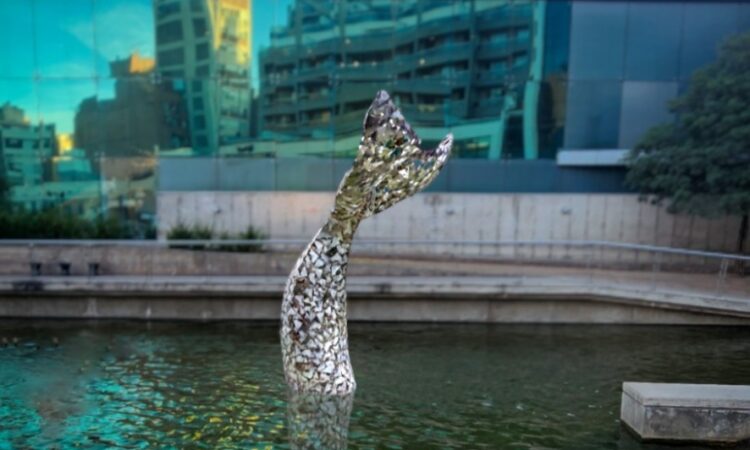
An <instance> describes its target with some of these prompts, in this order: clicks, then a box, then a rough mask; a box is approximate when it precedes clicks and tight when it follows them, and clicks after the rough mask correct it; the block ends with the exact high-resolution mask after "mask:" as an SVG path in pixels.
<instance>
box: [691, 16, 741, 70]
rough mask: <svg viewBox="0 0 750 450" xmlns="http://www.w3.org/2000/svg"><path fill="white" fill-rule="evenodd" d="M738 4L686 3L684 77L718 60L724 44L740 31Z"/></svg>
mask: <svg viewBox="0 0 750 450" xmlns="http://www.w3.org/2000/svg"><path fill="white" fill-rule="evenodd" d="M739 18H740V8H739V4H738V3H721V2H713V3H687V4H685V25H684V27H685V32H684V35H683V45H682V55H681V64H680V77H681V78H683V79H687V78H690V76H691V75H692V73H693V71H694V70H695V69H697V68H699V67H701V66H703V65H705V64H707V63H710V62H711V61H713V60H714V59H715V58H716V54H717V53H716V51H717V49H718V47H719V45H720V44H721V42H722V41H723V40H724V39H726V38H727V37H728V36H730V35H732V34H734V33H736V32H737V31H739Z"/></svg>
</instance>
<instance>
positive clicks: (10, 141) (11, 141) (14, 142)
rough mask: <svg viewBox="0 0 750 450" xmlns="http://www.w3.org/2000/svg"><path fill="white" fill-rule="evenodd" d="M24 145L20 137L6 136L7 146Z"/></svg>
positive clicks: (17, 146) (16, 146)
mask: <svg viewBox="0 0 750 450" xmlns="http://www.w3.org/2000/svg"><path fill="white" fill-rule="evenodd" d="M21 147H23V141H21V140H20V139H12V138H6V139H5V148H21Z"/></svg>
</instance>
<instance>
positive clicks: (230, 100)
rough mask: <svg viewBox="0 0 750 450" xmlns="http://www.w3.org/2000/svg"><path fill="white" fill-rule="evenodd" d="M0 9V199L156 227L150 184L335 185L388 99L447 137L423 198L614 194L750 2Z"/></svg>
mask: <svg viewBox="0 0 750 450" xmlns="http://www.w3.org/2000/svg"><path fill="white" fill-rule="evenodd" d="M0 20H2V21H3V25H4V26H3V27H2V29H0V177H2V183H0V188H2V189H3V192H2V195H4V197H5V198H6V199H7V201H8V203H9V204H10V205H14V207H18V208H26V209H31V210H40V209H44V208H47V207H60V208H64V209H66V210H68V211H71V212H73V213H75V214H79V215H82V216H84V217H90V218H93V217H99V216H102V215H111V214H115V215H117V216H118V217H121V218H122V219H123V220H128V221H134V222H138V223H144V224H148V223H151V222H153V221H154V220H155V217H154V215H155V201H156V200H155V199H156V193H157V192H158V191H159V190H265V191H268V190H333V189H334V188H335V186H336V184H337V183H338V180H339V179H340V177H341V175H342V174H343V172H344V171H345V170H346V169H347V168H348V166H349V165H350V162H351V158H352V157H353V156H354V154H355V152H356V149H357V144H358V141H359V129H360V126H361V121H362V117H363V115H364V112H365V110H366V108H367V106H368V105H369V103H370V101H371V99H372V97H373V96H374V94H375V92H376V91H377V90H379V89H386V90H388V91H389V92H390V93H391V94H392V95H393V96H394V98H395V99H396V101H397V102H398V103H399V105H400V106H401V108H402V110H403V111H404V114H405V115H406V117H407V119H408V120H409V121H410V122H411V123H412V125H414V127H415V129H416V130H417V132H418V133H419V134H420V136H421V137H422V139H423V141H424V143H425V145H427V146H429V145H432V144H434V143H435V142H437V140H438V139H439V138H440V137H442V136H443V135H444V134H445V133H447V132H452V133H454V135H455V137H456V144H455V150H454V155H453V158H452V160H451V161H450V163H449V165H448V167H447V168H446V170H445V171H444V173H442V174H441V176H440V178H439V179H438V180H437V181H436V183H434V185H432V186H431V187H430V189H431V190H433V191H448V192H591V191H595V192H597V191H598V192H612V191H622V190H623V187H622V184H621V180H622V176H623V172H624V170H623V169H622V167H618V166H617V164H616V162H613V161H614V160H611V159H609V160H608V159H607V158H597V157H596V155H605V154H610V153H611V154H615V155H620V154H622V153H623V152H624V151H626V150H627V149H629V148H631V147H632V146H633V145H634V144H635V143H636V142H638V140H639V139H640V137H641V136H642V135H643V133H644V132H645V131H646V130H648V129H649V128H650V127H652V126H654V125H656V124H660V123H664V122H667V121H670V120H673V117H672V115H671V113H670V112H669V110H668V104H669V102H670V100H672V99H674V98H675V97H676V96H678V95H679V94H680V93H681V92H683V90H684V89H685V88H686V86H687V85H688V83H689V82H690V78H691V76H692V74H693V73H694V72H695V70H696V69H698V68H700V67H702V66H704V65H706V64H708V63H710V62H711V61H713V60H714V59H715V57H716V55H717V48H718V46H719V45H720V44H721V42H722V41H723V40H724V39H726V38H727V37H729V36H731V35H734V34H737V33H742V32H746V31H750V4H748V3H746V2H729V1H726V2H725V1H705V2H700V1H541V0H539V1H534V0H526V1H524V0H514V1H509V0H399V1H386V0H264V1H261V0H107V1H100V0H73V1H70V2H61V1H58V0H8V1H3V2H0ZM748 106H750V105H748ZM612 152H614V153H612ZM566 155H573V156H574V158H572V159H570V158H566ZM592 155H593V156H592ZM571 160H573V161H577V162H574V163H570V162H569V161H571ZM566 161H568V162H566ZM596 161H599V162H598V163H597V162H596ZM601 161H604V162H603V163H602V162H601ZM597 164H599V166H598V167H597Z"/></svg>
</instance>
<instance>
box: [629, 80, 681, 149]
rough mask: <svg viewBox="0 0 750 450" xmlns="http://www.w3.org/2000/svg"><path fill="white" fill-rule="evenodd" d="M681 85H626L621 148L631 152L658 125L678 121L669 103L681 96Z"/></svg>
mask: <svg viewBox="0 0 750 450" xmlns="http://www.w3.org/2000/svg"><path fill="white" fill-rule="evenodd" d="M677 88H678V84H677V82H652V81H626V82H625V83H624V84H623V88H622V111H621V116H620V139H619V147H620V148H631V147H633V146H634V145H635V144H637V143H638V141H639V140H640V139H641V138H642V137H643V134H644V133H645V132H646V131H648V130H649V129H650V128H651V127H653V126H655V125H660V124H663V123H666V122H669V121H671V120H674V117H673V115H672V114H671V113H670V112H669V101H670V100H672V99H674V98H675V96H677Z"/></svg>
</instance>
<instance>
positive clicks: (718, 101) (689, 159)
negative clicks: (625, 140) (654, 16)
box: [626, 33, 750, 242]
mask: <svg viewBox="0 0 750 450" xmlns="http://www.w3.org/2000/svg"><path fill="white" fill-rule="evenodd" d="M670 110H671V111H672V112H674V113H675V114H676V120H675V121H674V122H673V123H669V124H665V125H660V126H657V127H654V128H653V129H651V130H649V132H647V133H646V134H645V136H644V137H643V139H642V140H641V141H640V142H639V143H638V144H637V145H636V146H635V148H634V149H633V150H632V151H631V152H630V154H629V155H628V160H627V162H628V165H629V171H628V174H627V178H626V182H627V184H628V185H629V186H631V187H633V188H635V189H636V190H637V191H638V192H639V193H641V194H642V195H643V196H644V197H648V198H650V199H652V200H653V201H654V202H661V201H666V203H667V204H668V209H669V211H670V212H684V213H690V214H698V215H701V216H704V217H716V216H720V215H741V216H747V215H748V214H749V213H750V33H744V34H740V35H737V36H734V37H732V38H730V39H728V40H727V41H726V42H724V44H723V45H722V47H721V49H720V51H719V55H718V58H717V60H716V61H715V62H713V63H711V64H709V65H707V66H705V67H704V68H702V69H699V70H697V71H696V72H695V73H694V74H693V77H692V79H691V81H690V84H689V86H688V88H687V91H686V92H685V93H684V94H683V95H682V96H680V97H678V98H677V99H675V100H674V101H673V102H672V103H671V104H670ZM743 223H744V224H745V225H746V223H747V219H746V218H744V220H743ZM745 227H746V226H745ZM742 232H743V233H744V230H743V231H742ZM740 242H741V240H740Z"/></svg>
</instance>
